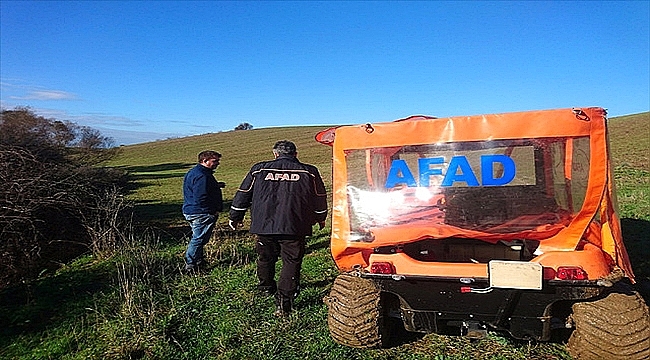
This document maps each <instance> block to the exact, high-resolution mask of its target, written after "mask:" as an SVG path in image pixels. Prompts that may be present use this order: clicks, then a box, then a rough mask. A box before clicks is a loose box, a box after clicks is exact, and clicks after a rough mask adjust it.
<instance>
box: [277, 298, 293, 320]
mask: <svg viewBox="0 0 650 360" xmlns="http://www.w3.org/2000/svg"><path fill="white" fill-rule="evenodd" d="M291 302H292V301H291V299H287V298H284V297H282V296H276V298H275V313H273V315H275V316H277V317H285V316H288V315H289V314H290V313H291V310H292V308H293V306H292V304H291Z"/></svg>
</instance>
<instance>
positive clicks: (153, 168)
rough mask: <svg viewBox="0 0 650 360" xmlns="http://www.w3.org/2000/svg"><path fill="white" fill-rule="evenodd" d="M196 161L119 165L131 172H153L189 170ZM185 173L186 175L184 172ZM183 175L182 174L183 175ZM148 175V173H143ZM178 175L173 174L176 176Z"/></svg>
mask: <svg viewBox="0 0 650 360" xmlns="http://www.w3.org/2000/svg"><path fill="white" fill-rule="evenodd" d="M193 165H196V164H194V163H165V164H156V165H147V166H119V168H120V169H123V170H126V171H128V172H130V173H153V172H160V171H174V170H189V169H190V168H191V167H192V166H193ZM183 175H185V174H184V173H183ZM183 175H181V176H183ZM143 176H146V175H143ZM175 176H176V175H174V176H172V177H175Z"/></svg>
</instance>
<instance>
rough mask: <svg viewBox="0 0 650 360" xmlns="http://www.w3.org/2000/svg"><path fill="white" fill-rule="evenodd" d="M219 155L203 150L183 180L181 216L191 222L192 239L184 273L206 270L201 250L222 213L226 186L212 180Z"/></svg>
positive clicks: (186, 255)
mask: <svg viewBox="0 0 650 360" xmlns="http://www.w3.org/2000/svg"><path fill="white" fill-rule="evenodd" d="M220 161H221V154H219V153H218V152H216V151H211V150H206V151H202V152H201V153H199V163H198V164H197V165H196V166H194V167H193V168H192V169H190V171H188V172H187V174H185V178H184V179H183V216H185V219H186V220H187V221H189V222H190V226H191V228H192V239H191V240H190V243H189V245H188V246H187V250H186V251H185V272H187V273H195V272H197V271H199V270H200V268H201V267H205V265H206V263H205V257H204V255H203V247H204V246H205V244H207V243H208V241H209V240H210V237H211V236H212V231H213V230H214V225H215V224H216V222H217V216H218V214H219V212H220V211H221V210H223V195H222V194H221V188H223V187H224V186H225V185H226V184H225V183H223V182H218V181H217V180H216V179H215V178H214V175H213V173H214V170H215V169H216V168H217V166H219V162H220Z"/></svg>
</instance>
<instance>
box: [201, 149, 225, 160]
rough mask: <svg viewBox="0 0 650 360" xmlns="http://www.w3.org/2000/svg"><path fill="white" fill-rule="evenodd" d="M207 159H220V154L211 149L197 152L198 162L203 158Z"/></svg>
mask: <svg viewBox="0 0 650 360" xmlns="http://www.w3.org/2000/svg"><path fill="white" fill-rule="evenodd" d="M209 159H221V154H219V153H218V152H216V151H212V150H205V151H201V152H200V153H199V162H200V163H201V162H203V160H209Z"/></svg>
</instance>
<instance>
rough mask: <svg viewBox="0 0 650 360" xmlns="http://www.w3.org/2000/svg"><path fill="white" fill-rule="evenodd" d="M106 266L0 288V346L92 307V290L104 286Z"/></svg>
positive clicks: (107, 284) (107, 277) (72, 318)
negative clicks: (101, 268)
mask: <svg viewBox="0 0 650 360" xmlns="http://www.w3.org/2000/svg"><path fill="white" fill-rule="evenodd" d="M111 279H112V275H111V274H109V273H108V271H107V270H99V269H84V270H77V271H69V272H65V273H62V274H59V275H57V276H52V277H47V278H44V279H41V280H37V281H34V282H33V283H24V284H20V285H16V286H13V287H10V288H7V289H4V290H2V291H0V324H3V326H0V339H2V340H0V347H2V348H3V347H5V346H7V345H9V344H11V343H12V342H13V341H12V339H14V338H16V337H18V336H20V335H26V334H32V333H38V332H42V331H45V330H46V329H48V328H50V327H52V326H57V325H60V324H61V323H68V322H73V321H75V319H78V318H80V317H82V316H84V315H85V314H87V313H88V311H89V309H92V308H94V305H93V298H94V296H95V294H97V293H99V292H102V291H105V290H107V289H108V288H109V287H110V286H111V284H110V282H111Z"/></svg>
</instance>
